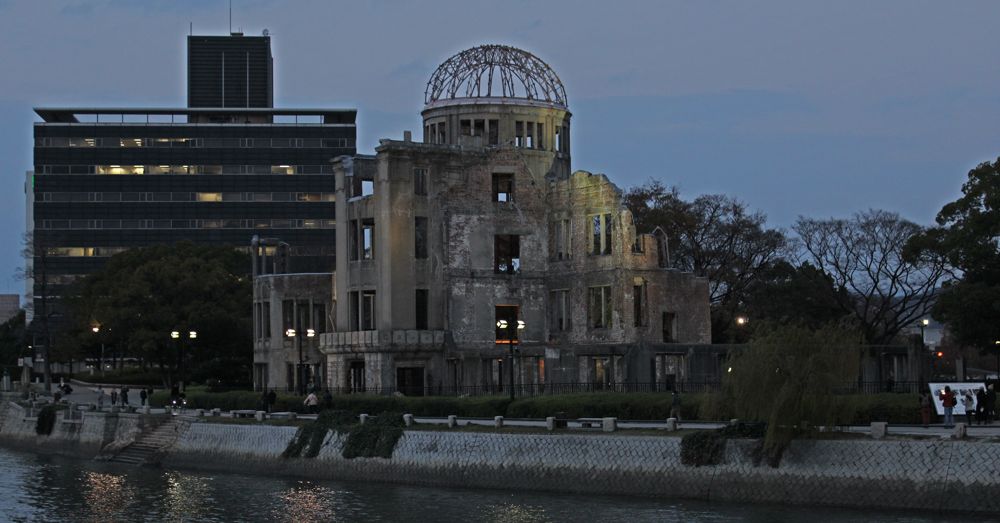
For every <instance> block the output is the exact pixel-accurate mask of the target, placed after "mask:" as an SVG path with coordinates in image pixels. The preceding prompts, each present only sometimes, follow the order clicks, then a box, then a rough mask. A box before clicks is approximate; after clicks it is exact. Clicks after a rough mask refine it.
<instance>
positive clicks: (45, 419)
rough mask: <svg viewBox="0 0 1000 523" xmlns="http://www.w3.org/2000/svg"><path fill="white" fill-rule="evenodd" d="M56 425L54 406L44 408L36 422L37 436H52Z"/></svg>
mask: <svg viewBox="0 0 1000 523" xmlns="http://www.w3.org/2000/svg"><path fill="white" fill-rule="evenodd" d="M55 425H56V408H55V407H54V406H52V405H46V406H44V407H42V410H40V411H39V412H38V418H37V419H36V420H35V434H38V435H39V436H48V435H49V434H52V429H53V427H55Z"/></svg>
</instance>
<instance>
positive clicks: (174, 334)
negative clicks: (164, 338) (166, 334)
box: [170, 331, 183, 385]
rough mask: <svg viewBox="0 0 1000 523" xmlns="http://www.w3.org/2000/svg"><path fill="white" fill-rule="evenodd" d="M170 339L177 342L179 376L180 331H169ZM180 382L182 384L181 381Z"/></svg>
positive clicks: (178, 372)
mask: <svg viewBox="0 0 1000 523" xmlns="http://www.w3.org/2000/svg"><path fill="white" fill-rule="evenodd" d="M170 339H172V340H174V343H175V344H177V374H178V376H179V375H180V372H181V333H180V332H178V331H170ZM181 384H182V385H183V382H182V383H181Z"/></svg>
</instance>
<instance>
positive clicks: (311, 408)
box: [302, 392, 319, 414]
mask: <svg viewBox="0 0 1000 523" xmlns="http://www.w3.org/2000/svg"><path fill="white" fill-rule="evenodd" d="M302 404H303V405H305V406H306V411H307V412H309V414H316V411H317V410H318V409H317V408H316V407H317V406H319V398H317V397H316V393H315V392H310V393H309V395H308V396H306V399H305V401H303V402H302Z"/></svg>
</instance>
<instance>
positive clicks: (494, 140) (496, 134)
mask: <svg viewBox="0 0 1000 523" xmlns="http://www.w3.org/2000/svg"><path fill="white" fill-rule="evenodd" d="M487 127H488V128H489V131H488V133H489V143H490V145H499V144H500V120H490V121H489V125H488V126H487Z"/></svg>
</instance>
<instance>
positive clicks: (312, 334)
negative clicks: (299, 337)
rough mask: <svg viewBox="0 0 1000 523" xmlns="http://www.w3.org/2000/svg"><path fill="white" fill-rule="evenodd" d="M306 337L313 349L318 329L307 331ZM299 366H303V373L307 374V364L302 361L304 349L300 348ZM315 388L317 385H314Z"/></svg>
mask: <svg viewBox="0 0 1000 523" xmlns="http://www.w3.org/2000/svg"><path fill="white" fill-rule="evenodd" d="M306 337H307V338H309V346H310V347H312V339H313V338H314V337H316V329H306ZM299 365H302V373H303V374H305V370H306V362H305V360H303V359H302V347H299ZM303 381H305V380H303ZM315 386H316V385H315V384H313V387H314V388H315Z"/></svg>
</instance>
